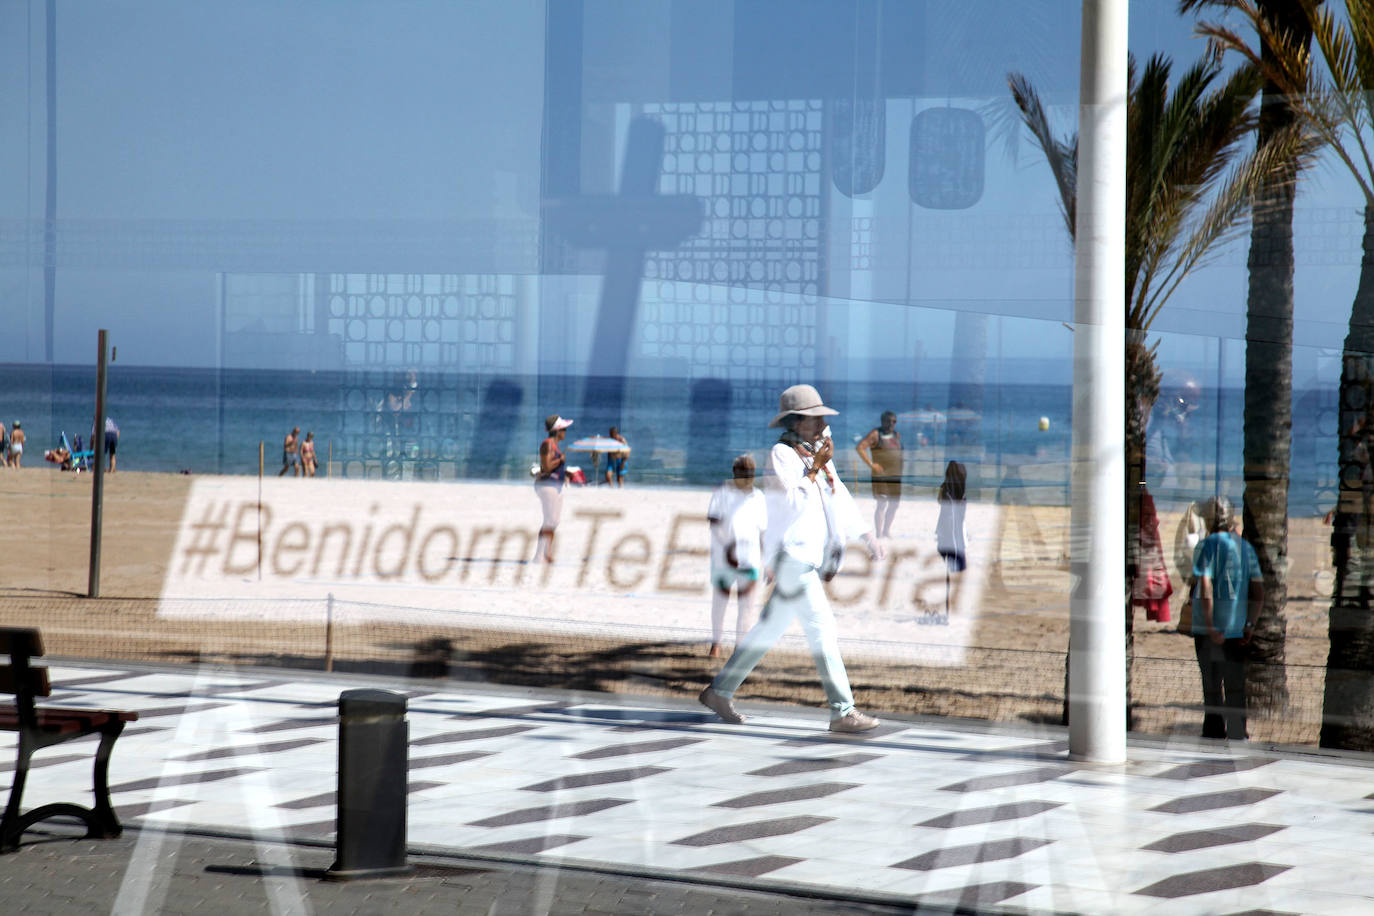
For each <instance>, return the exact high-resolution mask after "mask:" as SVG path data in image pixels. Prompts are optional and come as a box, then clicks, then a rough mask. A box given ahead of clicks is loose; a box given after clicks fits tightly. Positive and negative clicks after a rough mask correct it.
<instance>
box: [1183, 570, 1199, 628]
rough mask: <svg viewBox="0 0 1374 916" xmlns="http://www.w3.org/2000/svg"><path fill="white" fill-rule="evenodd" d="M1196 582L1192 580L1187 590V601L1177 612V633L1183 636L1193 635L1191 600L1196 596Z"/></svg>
mask: <svg viewBox="0 0 1374 916" xmlns="http://www.w3.org/2000/svg"><path fill="white" fill-rule="evenodd" d="M1197 583H1198V580H1196V579H1194V580H1193V582H1192V584H1191V587H1190V588H1189V589H1188V600H1187V601H1185V602H1183V607H1181V608H1179V611H1178V631H1179V632H1180V633H1182V634H1183V635H1184V636H1192V635H1193V598H1195V597H1196V596H1197Z"/></svg>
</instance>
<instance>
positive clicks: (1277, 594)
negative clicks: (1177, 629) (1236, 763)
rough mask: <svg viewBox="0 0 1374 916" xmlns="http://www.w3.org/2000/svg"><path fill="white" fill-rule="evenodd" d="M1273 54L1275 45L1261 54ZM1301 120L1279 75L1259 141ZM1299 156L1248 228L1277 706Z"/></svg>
mask: <svg viewBox="0 0 1374 916" xmlns="http://www.w3.org/2000/svg"><path fill="white" fill-rule="evenodd" d="M1261 6H1262V8H1263V9H1264V13H1265V15H1266V16H1267V17H1269V18H1270V19H1271V21H1274V24H1275V25H1276V26H1278V28H1280V29H1281V30H1283V31H1286V32H1287V33H1288V34H1289V35H1290V36H1291V37H1292V38H1293V39H1294V42H1295V44H1296V46H1299V47H1304V48H1305V47H1307V46H1308V45H1309V44H1310V43H1311V38H1312V26H1311V23H1310V22H1309V21H1308V19H1307V17H1306V16H1305V15H1304V14H1303V11H1302V8H1301V6H1300V5H1299V4H1298V3H1297V2H1295V0H1265V2H1263V3H1262V4H1261ZM1261 53H1262V54H1264V55H1265V57H1266V58H1268V57H1271V56H1272V53H1273V52H1272V51H1271V49H1270V48H1268V47H1267V46H1266V47H1264V49H1263V50H1262V52H1261ZM1293 121H1294V113H1293V109H1292V107H1291V106H1290V105H1289V104H1288V101H1287V98H1286V97H1285V96H1284V94H1283V93H1282V92H1281V91H1280V90H1279V87H1278V86H1276V85H1275V84H1274V83H1273V82H1270V81H1267V80H1266V81H1265V84H1264V89H1263V91H1262V95H1261V97H1260V119H1259V130H1258V138H1257V142H1259V143H1266V142H1268V141H1269V140H1270V139H1271V138H1272V137H1273V136H1274V135H1275V134H1276V133H1278V132H1279V131H1281V130H1284V129H1285V128H1287V127H1288V126H1289V125H1291V124H1292V123H1293ZM1296 182H1297V164H1296V163H1293V164H1291V165H1290V166H1289V167H1288V168H1286V169H1285V170H1284V173H1283V174H1282V175H1281V176H1279V177H1277V178H1276V179H1275V180H1273V181H1271V182H1269V183H1268V186H1267V187H1266V188H1265V189H1264V190H1263V191H1262V192H1261V193H1260V194H1259V196H1258V198H1257V199H1256V201H1255V205H1254V209H1253V221H1252V223H1251V229H1250V258H1249V281H1250V286H1249V290H1248V296H1247V305H1246V324H1245V446H1244V460H1245V496H1244V510H1243V511H1244V520H1245V536H1246V538H1247V539H1248V540H1249V541H1250V543H1251V544H1253V545H1254V547H1255V552H1256V553H1257V554H1258V555H1259V561H1260V570H1261V571H1262V572H1263V574H1264V606H1263V608H1262V609H1261V611H1260V617H1259V620H1258V621H1257V622H1256V625H1255V631H1254V636H1253V639H1252V642H1251V646H1250V664H1249V665H1248V666H1247V667H1246V673H1245V686H1246V698H1247V702H1248V704H1249V706H1250V707H1251V708H1252V709H1254V710H1256V711H1260V712H1279V711H1281V710H1283V709H1284V708H1286V707H1287V706H1288V678H1287V673H1286V669H1285V667H1284V653H1285V647H1286V643H1287V636H1288V620H1287V618H1286V617H1285V616H1284V610H1285V608H1286V607H1287V603H1288V480H1289V468H1290V467H1291V460H1292V445H1293V400H1292V394H1293V195H1294V193H1295V191H1296Z"/></svg>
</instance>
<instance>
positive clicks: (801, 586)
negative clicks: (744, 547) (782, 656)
mask: <svg viewBox="0 0 1374 916" xmlns="http://www.w3.org/2000/svg"><path fill="white" fill-rule="evenodd" d="M773 581H774V585H773V594H772V596H771V597H769V599H768V603H767V604H765V605H764V606H763V611H762V612H760V614H759V622H758V623H757V624H755V625H754V627H753V629H751V630H750V631H749V632H748V633H747V634H745V637H744V639H743V640H741V641H740V644H739V645H738V646H736V647H735V651H734V653H733V654H732V655H731V656H730V659H729V661H727V662H726V663H725V667H723V668H721V669H720V673H719V674H717V675H716V677H715V680H713V681H711V689H713V690H714V691H715V692H716V693H718V694H720V695H721V696H723V697H727V698H729V697H733V696H734V695H735V691H736V690H738V689H739V685H740V684H742V683H744V679H745V678H747V677H748V676H749V673H750V672H751V671H753V670H754V666H755V665H757V664H758V663H759V661H760V660H761V659H762V658H763V657H764V655H766V654H767V653H768V650H769V649H771V648H773V644H774V643H776V642H777V641H778V639H779V638H781V636H782V634H783V633H785V632H787V628H788V627H789V626H791V624H792V619H793V618H796V619H798V620H800V621H801V626H802V632H803V633H805V634H806V642H807V645H809V646H810V647H811V658H812V659H813V660H814V661H815V662H816V671H817V672H818V673H819V674H820V676H821V686H822V687H824V688H825V698H826V700H827V701H828V702H829V704H830V715H831V717H832V718H836V719H838V718H840V717H842V716H846V715H848V714H849V712H850V711H851V710H852V709H853V708H854V694H853V693H852V692H851V691H850V689H849V675H847V674H846V673H845V670H844V661H843V660H842V659H841V658H840V644H839V640H838V639H837V637H836V634H835V615H834V614H833V613H832V612H831V610H830V600H829V599H828V598H826V596H825V586H824V584H823V583H822V582H821V577H820V576H819V575H818V574H817V572H816V569H815V567H813V566H809V565H807V564H805V563H802V562H799V561H797V560H794V559H792V558H791V557H789V556H788V555H787V554H783V555H782V558H781V559H780V560H778V565H777V569H776V571H775V574H774V580H773Z"/></svg>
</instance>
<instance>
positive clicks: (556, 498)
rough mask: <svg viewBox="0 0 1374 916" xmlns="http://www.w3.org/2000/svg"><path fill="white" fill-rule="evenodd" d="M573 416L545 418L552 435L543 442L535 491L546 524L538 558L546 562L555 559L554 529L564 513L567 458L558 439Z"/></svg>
mask: <svg viewBox="0 0 1374 916" xmlns="http://www.w3.org/2000/svg"><path fill="white" fill-rule="evenodd" d="M572 424H573V421H572V420H566V419H564V418H563V417H560V416H559V415H558V414H556V413H552V414H549V415H548V416H547V417H545V418H544V429H545V430H546V431H547V432H548V434H549V435H548V438H547V439H545V440H544V441H543V442H541V443H539V473H538V474H536V475H535V478H534V492H535V493H536V494H537V495H538V496H539V507H540V508H541V509H542V510H543V511H544V524H543V526H542V527H540V529H539V540H538V542H537V544H536V546H535V558H536V559H538V558H539V557H543V558H544V562H545V563H552V562H553V530H554V529H555V528H557V527H558V519H559V517H560V516H561V515H562V514H563V479H564V477H565V476H566V470H565V468H564V465H566V464H567V459H566V458H565V457H563V452H562V451H561V450H560V449H559V448H558V443H560V442H562V441H563V437H564V436H565V435H567V432H566V430H567V428H568V427H569V426H572Z"/></svg>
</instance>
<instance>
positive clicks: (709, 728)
mask: <svg viewBox="0 0 1374 916" xmlns="http://www.w3.org/2000/svg"><path fill="white" fill-rule="evenodd" d="M58 671H59V673H58V674H55V676H54V681H55V682H56V684H57V686H58V687H59V688H60V689H61V690H62V691H63V692H64V693H67V694H69V695H72V697H73V700H72V702H73V703H77V704H81V705H90V706H95V707H111V706H114V707H119V708H124V707H126V706H127V707H128V708H138V706H139V705H142V704H146V705H147V706H148V707H149V708H154V709H158V708H161V709H165V710H171V709H172V708H173V707H172V706H171V704H172V703H175V702H180V703H182V705H181V706H179V707H175V708H176V709H178V710H179V711H180V713H181V714H180V715H173V714H172V713H171V712H170V711H166V712H164V713H163V714H162V715H160V716H158V717H157V718H156V719H155V720H154V722H155V725H153V726H151V727H149V730H148V731H146V732H145V733H141V734H140V733H138V732H136V731H135V730H134V729H128V730H126V731H125V737H123V738H121V739H120V743H119V745H118V746H117V747H116V749H115V753H114V756H113V759H112V765H111V766H112V768H111V781H112V783H113V798H114V803H115V806H116V809H117V811H118V812H119V814H120V816H121V818H122V819H123V820H124V821H125V823H128V824H138V823H142V824H145V825H149V826H156V825H184V826H189V827H192V828H194V827H197V826H199V827H203V828H208V829H217V830H232V831H236V832H252V833H254V835H257V836H264V837H270V836H277V837H283V838H288V837H298V838H310V839H313V840H327V839H328V838H329V837H331V836H332V835H333V833H334V830H335V827H336V822H335V819H334V814H335V812H334V806H335V804H336V799H335V795H334V789H335V782H336V779H337V768H336V767H337V739H338V719H337V716H335V715H333V712H334V709H333V708H331V707H333V706H334V705H336V702H337V695H338V692H339V691H340V690H341V689H345V688H347V687H352V686H356V681H339V682H334V681H331V680H329V679H327V678H319V677H315V678H310V679H303V680H301V681H298V682H289V683H288V682H280V683H279V682H276V681H270V682H265V681H264V680H262V679H261V678H256V679H255V678H251V677H244V678H242V679H241V680H239V681H238V682H237V685H236V682H235V679H234V678H233V677H232V676H230V675H226V674H225V672H223V671H214V672H213V673H208V674H207V675H206V676H205V677H204V678H198V675H197V674H196V671H195V669H177V670H175V671H171V670H169V671H166V672H152V673H150V672H147V671H143V672H132V673H130V674H128V675H127V676H123V675H113V676H106V675H105V674H104V673H103V672H94V673H93V672H92V671H91V670H90V669H85V670H82V669H58ZM67 673H69V674H71V677H63V676H61V674H67ZM93 674H94V679H93V680H92V681H91V682H89V683H87V684H84V685H83V684H81V683H78V682H79V681H80V680H82V679H83V678H86V677H92V676H93ZM382 686H387V685H385V684H383V685H382ZM442 686H443V687H445V688H452V689H448V690H446V691H430V692H427V693H425V694H423V695H422V696H420V697H418V698H416V699H415V701H414V702H413V703H412V704H411V708H410V709H409V710H408V712H407V719H408V722H409V725H410V734H411V735H412V741H411V744H412V747H411V751H410V760H409V767H410V769H411V770H412V771H413V772H412V773H411V779H410V780H409V785H408V787H407V788H408V795H409V798H410V807H409V809H408V815H409V816H408V821H409V825H408V841H409V842H410V843H411V844H413V845H416V846H420V847H426V848H446V849H453V850H458V851H478V852H481V853H483V854H490V855H500V856H507V857H516V858H521V857H523V858H528V859H534V860H544V859H551V860H554V861H563V860H567V861H570V862H588V863H594V864H597V865H600V866H603V867H606V866H609V867H611V868H615V869H629V870H633V869H635V868H639V867H645V868H650V869H654V870H660V871H661V870H669V871H678V872H681V873H683V874H684V875H685V874H688V873H690V874H691V875H692V876H694V877H695V879H697V880H709V879H710V878H709V876H717V877H719V878H721V879H722V880H730V881H735V882H737V881H757V882H759V884H760V885H761V886H763V885H768V884H769V883H770V882H772V883H773V884H777V883H778V882H782V883H785V884H787V885H791V886H796V885H801V886H814V887H823V888H825V892H826V893H840V894H851V895H858V896H859V897H860V898H863V896H864V895H870V896H872V895H878V896H881V897H882V898H883V899H886V900H891V899H894V898H895V899H899V900H903V901H913V902H916V903H919V904H920V905H921V906H922V908H924V906H925V905H926V904H930V905H932V906H935V907H937V908H938V907H945V908H959V907H963V908H965V909H971V910H987V909H995V908H997V907H1003V906H1005V907H1008V908H1010V909H1012V910H1018V911H1022V910H1030V911H1036V912H1043V911H1054V912H1061V911H1072V912H1112V913H1118V912H1120V913H1152V912H1156V911H1159V908H1160V907H1162V906H1167V907H1168V911H1169V913H1170V916H1173V914H1174V913H1179V914H1189V913H1221V912H1226V913H1239V912H1241V911H1245V910H1256V909H1267V910H1270V911H1274V912H1360V911H1362V908H1363V909H1374V906H1370V904H1372V903H1374V876H1369V875H1366V874H1365V873H1364V870H1361V869H1358V868H1352V867H1351V866H1350V863H1351V862H1360V861H1364V860H1366V859H1368V858H1369V857H1370V856H1374V822H1371V821H1370V819H1369V816H1368V814H1366V813H1365V812H1366V811H1367V810H1368V808H1369V803H1368V800H1366V799H1364V795H1365V794H1366V793H1368V792H1369V791H1370V790H1369V784H1368V780H1367V779H1366V778H1364V777H1365V776H1367V773H1368V771H1367V770H1366V769H1363V768H1361V767H1360V766H1358V765H1356V764H1352V763H1349V762H1332V761H1327V760H1321V761H1313V760H1311V759H1310V758H1302V757H1285V756H1284V755H1282V754H1280V753H1276V752H1266V753H1264V754H1261V755H1256V756H1254V757H1249V756H1245V755H1244V752H1243V751H1240V752H1227V751H1226V750H1225V749H1224V748H1218V750H1216V751H1215V752H1213V751H1210V750H1209V749H1208V747H1207V746H1206V745H1198V744H1197V743H1196V742H1180V744H1182V745H1184V746H1182V747H1180V748H1177V749H1170V748H1167V747H1158V746H1150V747H1145V746H1135V745H1133V746H1132V748H1131V758H1132V759H1131V763H1130V765H1129V766H1127V767H1124V768H1119V769H1111V768H1107V769H1101V768H1094V767H1084V766H1079V765H1076V764H1074V763H1071V762H1069V761H1068V760H1067V759H1065V758H1064V757H1063V756H1062V753H1063V751H1062V746H1061V745H1062V742H1060V741H1059V740H1058V736H1059V734H1060V733H1059V732H1057V731H1054V730H1049V731H1048V732H1046V731H1043V730H1042V731H1038V732H1027V733H1024V737H1018V735H1017V734H1015V733H1013V732H1012V730H1006V731H1001V730H998V729H996V728H981V729H961V728H959V727H958V726H957V724H954V723H951V724H948V725H945V724H939V723H933V722H929V721H927V722H924V723H901V724H899V727H897V728H894V729H893V730H892V731H891V732H888V733H885V734H881V735H878V736H877V737H876V738H874V737H872V736H870V737H867V738H865V737H863V736H860V737H858V738H838V739H837V738H832V737H831V736H830V735H829V734H828V733H827V732H826V731H825V721H824V714H823V712H821V713H819V714H818V712H817V711H815V710H804V709H797V710H787V709H786V708H784V707H774V708H773V710H772V711H771V712H764V713H758V712H755V714H754V715H752V716H751V718H750V722H749V724H748V725H747V726H746V727H743V728H732V727H729V726H723V725H720V724H719V723H717V722H715V721H713V720H710V721H708V720H709V718H710V717H703V716H702V714H701V713H699V712H697V711H696V709H695V708H694V707H693V705H692V704H690V703H686V702H684V703H680V704H674V703H672V702H668V701H659V702H657V703H653V702H647V701H641V702H636V701H634V700H626V701H624V702H623V703H622V704H620V705H615V704H614V703H613V702H612V701H610V700H607V699H605V698H598V702H597V703H595V704H580V703H578V702H575V701H574V700H575V697H574V695H571V694H569V695H567V696H568V697H569V700H568V701H567V702H559V701H557V700H546V701H544V702H534V701H533V700H532V698H531V697H530V696H529V695H528V694H524V693H522V692H521V691H518V690H512V691H509V692H507V693H504V694H503V693H499V692H496V691H485V692H482V691H476V690H471V689H464V688H463V687H462V686H461V685H451V684H444V685H442ZM207 699H212V702H206V700H207ZM535 699H537V698H535ZM7 740H8V742H9V743H6V741H7ZM12 746H13V739H12V738H9V739H7V738H6V736H4V735H0V767H4V766H5V764H6V763H7V762H8V761H9V759H11V758H12V753H11V754H8V755H7V754H6V753H5V749H6V748H12ZM40 762H42V763H43V765H42V766H41V767H35V769H34V771H33V772H32V773H31V774H30V785H31V786H32V791H34V792H35V793H38V792H42V793H44V794H45V795H46V794H49V793H51V794H52V795H53V796H54V797H60V796H62V795H70V796H76V797H79V795H80V794H81V793H83V792H89V789H90V758H89V756H86V755H76V754H70V755H66V754H53V755H51V756H47V757H45V756H44V755H42V754H40V755H39V759H38V760H36V761H35V763H40ZM1204 866H1206V867H1204Z"/></svg>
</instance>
